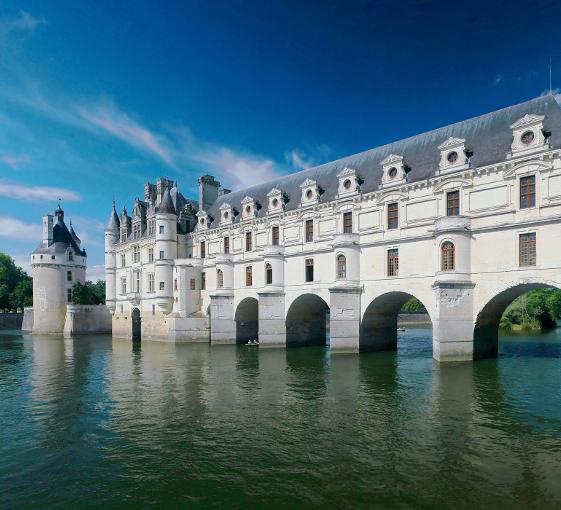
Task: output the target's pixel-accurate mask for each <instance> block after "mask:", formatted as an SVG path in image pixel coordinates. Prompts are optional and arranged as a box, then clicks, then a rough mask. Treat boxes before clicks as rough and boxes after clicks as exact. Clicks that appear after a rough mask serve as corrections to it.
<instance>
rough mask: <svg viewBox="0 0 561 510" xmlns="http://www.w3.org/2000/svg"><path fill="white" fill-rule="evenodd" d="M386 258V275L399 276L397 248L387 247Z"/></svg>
mask: <svg viewBox="0 0 561 510" xmlns="http://www.w3.org/2000/svg"><path fill="white" fill-rule="evenodd" d="M386 260H387V262H386V274H387V276H388V277H394V276H399V248H389V249H388V250H387V251H386Z"/></svg>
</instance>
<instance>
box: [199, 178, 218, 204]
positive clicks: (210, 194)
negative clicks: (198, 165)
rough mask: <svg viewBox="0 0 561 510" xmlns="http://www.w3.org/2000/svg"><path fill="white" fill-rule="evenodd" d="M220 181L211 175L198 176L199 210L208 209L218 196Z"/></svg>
mask: <svg viewBox="0 0 561 510" xmlns="http://www.w3.org/2000/svg"><path fill="white" fill-rule="evenodd" d="M219 188H220V183H219V182H218V181H216V180H215V179H214V177H213V176H212V175H203V176H201V177H199V211H201V210H204V211H208V209H209V208H210V206H211V205H212V204H214V202H215V201H216V199H217V198H218V190H219Z"/></svg>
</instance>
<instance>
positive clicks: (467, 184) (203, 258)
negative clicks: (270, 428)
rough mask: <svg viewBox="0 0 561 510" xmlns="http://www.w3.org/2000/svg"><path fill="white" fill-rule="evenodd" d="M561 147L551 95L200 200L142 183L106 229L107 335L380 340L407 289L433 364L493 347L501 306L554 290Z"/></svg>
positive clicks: (560, 224) (206, 187)
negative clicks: (429, 340) (423, 314)
mask: <svg viewBox="0 0 561 510" xmlns="http://www.w3.org/2000/svg"><path fill="white" fill-rule="evenodd" d="M560 155H561V109H560V107H559V105H558V103H557V101H556V99H555V97H554V96H552V95H548V96H544V97H539V98H536V99H533V100H530V101H527V102H524V103H521V104H518V105H515V106H511V107H509V108H505V109H502V110H499V111H496V112H493V113H490V114H487V115H482V116H480V117H476V118H473V119H469V120H466V121H463V122H459V123H456V124H453V125H450V126H446V127H443V128H439V129H435V130H433V131H430V132H427V133H424V134H421V135H417V136H413V137H411V138H407V139H405V140H400V141H397V142H394V143H390V144H388V145H384V146H382V147H378V148H375V149H372V150H368V151H366V152H362V153H360V154H356V155H353V156H349V157H346V158H343V159H340V160H337V161H334V162H331V163H327V164H324V165H321V166H318V167H315V168H310V169H307V170H304V171H301V172H298V173H295V174H292V175H288V176H286V177H282V178H279V179H277V180H275V181H272V182H268V183H265V184H260V185H256V186H250V187H248V188H246V189H243V190H238V191H236V192H233V193H230V192H229V191H228V190H225V189H222V188H220V184H219V183H218V182H217V181H215V179H214V178H213V177H211V176H208V175H205V176H203V177H201V178H200V179H199V199H198V203H195V202H193V201H191V200H187V199H186V198H185V197H183V195H182V194H181V193H180V192H179V191H178V189H177V185H176V184H174V183H173V182H171V181H169V180H166V179H159V180H158V181H157V184H156V185H153V184H146V185H145V189H144V197H143V199H142V200H141V199H138V198H137V199H136V200H135V202H134V207H133V210H132V216H128V214H127V212H126V210H125V209H123V211H122V213H121V215H120V217H119V216H118V215H117V212H116V211H115V207H114V206H113V211H112V213H111V216H110V219H109V222H108V224H107V227H106V229H105V257H106V258H105V266H106V285H107V286H106V289H107V306H108V307H109V309H110V311H111V313H112V314H113V335H114V336H116V337H126V338H130V337H142V338H143V339H145V338H148V339H155V340H168V341H193V340H203V341H209V340H210V342H211V343H233V342H247V341H248V340H252V339H258V340H259V342H260V345H261V346H292V345H305V344H310V343H325V342H328V343H329V346H330V349H331V351H332V352H334V353H337V352H359V351H363V350H382V349H392V348H395V346H396V342H397V314H398V312H399V310H400V309H401V307H402V305H403V304H404V303H405V302H406V301H407V300H408V299H410V298H411V297H412V296H414V297H416V298H418V299H419V300H420V301H421V302H422V303H423V304H424V306H425V307H426V309H427V312H428V314H429V316H430V319H431V321H432V326H433V354H434V357H435V358H436V359H437V360H440V361H459V360H469V359H475V358H481V357H486V356H493V355H496V352H497V335H498V333H497V330H498V322H499V319H500V316H501V314H502V312H503V311H504V309H505V308H506V306H507V305H508V304H509V303H510V302H512V300H513V299H514V298H516V297H517V296H519V295H521V294H522V293H524V292H526V291H528V290H531V289H533V288H540V287H545V286H555V287H561V264H560V263H561V159H560Z"/></svg>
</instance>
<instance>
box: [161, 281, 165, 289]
mask: <svg viewBox="0 0 561 510" xmlns="http://www.w3.org/2000/svg"><path fill="white" fill-rule="evenodd" d="M165 287H166V285H165V282H160V290H164V289H165Z"/></svg>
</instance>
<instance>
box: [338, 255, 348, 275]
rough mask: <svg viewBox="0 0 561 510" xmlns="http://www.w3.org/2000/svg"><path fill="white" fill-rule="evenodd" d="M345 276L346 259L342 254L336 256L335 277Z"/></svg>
mask: <svg viewBox="0 0 561 510" xmlns="http://www.w3.org/2000/svg"><path fill="white" fill-rule="evenodd" d="M346 277H347V259H346V258H345V256H344V255H339V256H338V257H337V278H346Z"/></svg>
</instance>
